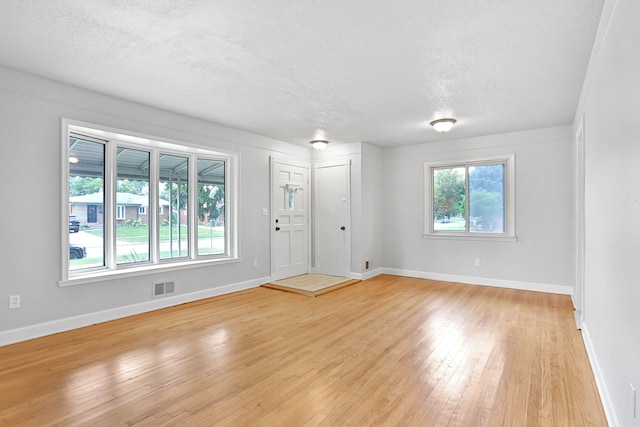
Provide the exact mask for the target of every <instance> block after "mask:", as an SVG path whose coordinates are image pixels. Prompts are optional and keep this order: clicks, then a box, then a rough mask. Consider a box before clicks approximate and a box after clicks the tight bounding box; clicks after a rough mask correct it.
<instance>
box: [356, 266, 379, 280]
mask: <svg viewBox="0 0 640 427" xmlns="http://www.w3.org/2000/svg"><path fill="white" fill-rule="evenodd" d="M381 274H382V269H381V268H375V269H373V270H369V271H365V272H364V273H354V272H351V273H350V274H349V277H350V278H351V279H357V280H367V279H371V278H372V277H376V276H379V275H381Z"/></svg>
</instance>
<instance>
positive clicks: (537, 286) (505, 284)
mask: <svg viewBox="0 0 640 427" xmlns="http://www.w3.org/2000/svg"><path fill="white" fill-rule="evenodd" d="M381 270H382V274H391V275H394V276H405V277H416V278H418V279H430V280H441V281H444V282H456V283H466V284H469V285H481V286H495V287H497V288H508V289H519V290H522V291H535V292H547V293H551V294H561V295H571V290H572V288H571V286H564V285H554V284H548V283H536V282H521V281H517V280H504V279H492V278H490V277H472V276H460V275H457V274H443V273H431V272H428V271H416V270H404V269H399V268H382V269H381Z"/></svg>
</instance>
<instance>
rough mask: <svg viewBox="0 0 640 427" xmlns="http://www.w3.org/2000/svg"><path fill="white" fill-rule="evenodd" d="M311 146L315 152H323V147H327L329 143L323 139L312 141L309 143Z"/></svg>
mask: <svg viewBox="0 0 640 427" xmlns="http://www.w3.org/2000/svg"><path fill="white" fill-rule="evenodd" d="M311 145H313V148H315V149H316V150H324V149H325V147H326V146H327V145H329V141H327V140H325V139H314V140H313V141H311Z"/></svg>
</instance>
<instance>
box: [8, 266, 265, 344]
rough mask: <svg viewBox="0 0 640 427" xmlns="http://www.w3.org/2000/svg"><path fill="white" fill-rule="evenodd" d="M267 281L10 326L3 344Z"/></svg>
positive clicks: (247, 287) (253, 285) (170, 305)
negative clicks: (17, 326)
mask: <svg viewBox="0 0 640 427" xmlns="http://www.w3.org/2000/svg"><path fill="white" fill-rule="evenodd" d="M267 282H269V277H262V278H259V279H253V280H248V281H246V282H240V283H233V284H230V285H225V286H220V287H217V288H211V289H205V290H202V291H196V292H191V293H188V294H180V295H174V296H169V297H165V298H157V299H153V300H150V301H145V302H141V303H138V304H132V305H126V306H123V307H117V308H112V309H109V310H103V311H98V312H95V313H88V314H82V315H80V316H73V317H67V318H64V319H59V320H53V321H51V322H45V323H39V324H36V325H31V326H25V327H23V328H17V329H11V330H9V331H4V332H0V346H3V345H9V344H13V343H17V342H21V341H26V340H30V339H33V338H39V337H43V336H46V335H51V334H56V333H58V332H64V331H70V330H72V329H78V328H82V327H85V326H90V325H94V324H96V323H103V322H108V321H109V320H115V319H120V318H122V317H127V316H133V315H135V314H141V313H146V312H148V311H153V310H158V309H161V308H166V307H173V306H175V305H179V304H184V303H187V302H192V301H198V300H201V299H205V298H211V297H215V296H218V295H223V294H228V293H231V292H238V291H242V290H245V289H250V288H255V287H258V286H260V285H262V284H263V283H267Z"/></svg>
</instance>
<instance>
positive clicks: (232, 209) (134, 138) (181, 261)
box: [58, 118, 241, 287]
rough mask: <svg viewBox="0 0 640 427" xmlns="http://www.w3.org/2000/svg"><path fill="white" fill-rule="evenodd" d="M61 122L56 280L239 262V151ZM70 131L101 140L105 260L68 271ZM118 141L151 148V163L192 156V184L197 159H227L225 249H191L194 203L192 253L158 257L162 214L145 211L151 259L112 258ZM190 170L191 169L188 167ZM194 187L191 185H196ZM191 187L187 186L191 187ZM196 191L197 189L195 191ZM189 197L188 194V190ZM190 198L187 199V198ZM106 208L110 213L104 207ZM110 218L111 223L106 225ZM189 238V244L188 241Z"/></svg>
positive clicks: (64, 282) (192, 219)
mask: <svg viewBox="0 0 640 427" xmlns="http://www.w3.org/2000/svg"><path fill="white" fill-rule="evenodd" d="M61 121H62V126H61V141H62V156H61V163H62V174H61V175H62V177H61V180H62V185H61V188H62V194H63V198H62V209H61V210H62V219H63V221H62V225H61V228H60V229H61V237H62V239H61V242H62V250H61V254H62V255H61V263H62V270H61V273H62V277H61V279H60V280H59V281H58V285H59V286H61V287H63V286H70V285H78V284H84V283H94V282H100V281H105V280H112V279H114V278H120V277H130V276H138V275H145V274H152V273H155V272H157V271H158V270H161V269H169V270H181V269H188V268H198V267H202V266H205V265H211V264H221V263H229V262H237V261H240V260H241V258H240V256H239V248H238V231H237V226H238V222H237V218H238V204H237V200H238V197H237V191H238V188H239V186H238V179H239V173H240V171H239V164H240V153H238V152H233V151H229V150H219V149H216V148H214V147H209V146H203V145H198V144H193V143H188V142H185V141H177V140H171V139H167V138H161V137H157V136H152V135H146V134H140V133H136V132H132V131H128V130H122V129H116V128H110V127H105V126H101V125H96V124H93V123H86V122H81V121H76V120H72V119H66V118H62V120H61ZM71 133H80V134H82V135H87V136H88V137H90V138H89V139H90V140H93V141H95V142H100V143H102V144H105V159H104V161H105V171H104V179H105V184H104V187H105V200H104V203H105V204H104V214H103V217H104V219H103V221H104V225H105V230H104V241H103V245H104V246H103V247H104V253H105V259H104V261H105V265H104V266H98V267H94V268H86V269H81V270H71V269H70V268H69V249H68V247H69V241H70V239H69V233H68V228H69V225H68V215H69V211H70V207H69V171H70V168H69V137H70V134H71ZM117 146H129V147H131V148H137V149H142V150H145V151H149V153H150V158H151V163H152V164H153V163H154V162H155V160H154V159H157V158H158V155H159V153H162V154H165V153H166V154H175V155H179V156H184V157H188V158H189V159H190V161H189V163H190V166H189V167H190V171H189V177H190V184H191V182H195V183H196V185H197V180H196V181H191V179H192V178H195V177H196V175H197V172H196V171H195V169H192V167H191V165H194V167H195V165H196V163H197V159H198V158H206V159H214V160H222V161H224V162H225V183H224V185H225V206H226V208H225V225H224V226H225V250H224V253H222V254H207V255H198V254H197V252H196V251H194V250H193V245H194V244H195V243H196V242H195V241H194V239H193V236H197V221H196V220H197V207H196V209H189V211H190V212H189V214H188V215H189V219H188V220H189V224H190V235H189V244H190V254H189V256H188V257H179V258H164V259H160V255H159V252H158V251H159V242H158V238H157V237H158V233H159V228H158V222H159V221H158V218H159V215H161V213H157V214H155V215H148V219H149V228H150V230H151V233H150V254H149V259H150V261H148V262H144V263H142V262H141V263H134V264H130V265H127V264H117V262H115V263H111V262H110V261H111V260H112V259H113V258H114V252H115V241H114V238H115V233H114V227H115V225H116V221H117V220H116V218H115V216H116V213H117V212H116V209H114V207H115V206H117V205H116V203H115V202H116V200H115V191H116V189H115V181H116V178H117V175H116V173H117V172H116V163H115V154H114V153H115V150H116V147H117ZM155 169H156V167H155V166H154V167H153V172H152V174H151V176H150V183H149V186H150V196H149V197H150V200H149V207H148V208H147V213H149V212H158V209H157V207H158V206H157V205H158V204H159V203H158V201H157V200H156V199H157V197H154V196H153V195H157V196H158V197H159V194H156V193H158V188H157V187H158V185H157V182H156V181H157V180H158V179H159V177H158V174H157V173H156V171H155ZM192 171H193V172H192ZM194 188H195V187H194ZM190 191H191V190H190ZM194 193H195V191H194ZM190 197H191V193H190ZM190 200H193V203H194V204H196V203H197V198H191V199H190ZM190 203H191V202H190ZM108 210H110V211H112V212H108ZM65 219H66V220H65ZM107 222H109V224H107ZM192 242H193V243H192Z"/></svg>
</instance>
